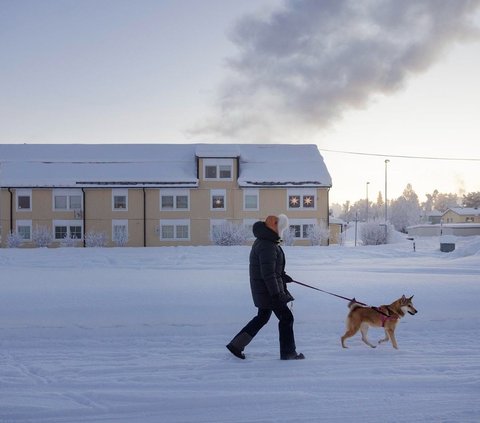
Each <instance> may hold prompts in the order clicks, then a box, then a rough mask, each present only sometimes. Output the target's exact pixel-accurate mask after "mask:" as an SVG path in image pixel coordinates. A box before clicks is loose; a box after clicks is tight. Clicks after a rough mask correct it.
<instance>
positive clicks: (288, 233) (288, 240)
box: [282, 228, 295, 247]
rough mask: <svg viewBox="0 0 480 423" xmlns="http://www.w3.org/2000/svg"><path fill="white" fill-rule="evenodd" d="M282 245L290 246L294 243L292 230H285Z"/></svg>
mask: <svg viewBox="0 0 480 423" xmlns="http://www.w3.org/2000/svg"><path fill="white" fill-rule="evenodd" d="M282 239H283V245H286V246H287V247H289V246H292V245H293V243H294V241H295V236H294V230H293V229H292V228H288V229H285V230H284V231H283V235H282Z"/></svg>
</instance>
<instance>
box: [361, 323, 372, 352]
mask: <svg viewBox="0 0 480 423" xmlns="http://www.w3.org/2000/svg"><path fill="white" fill-rule="evenodd" d="M360 332H361V333H362V341H363V342H365V344H367V345H368V346H369V347H372V348H375V345H373V344H371V343H370V342H369V341H368V339H367V333H368V324H366V323H362V325H361V326H360Z"/></svg>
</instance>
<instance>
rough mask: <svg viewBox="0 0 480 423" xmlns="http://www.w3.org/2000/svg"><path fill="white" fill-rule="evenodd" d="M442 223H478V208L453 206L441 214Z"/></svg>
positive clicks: (479, 221) (479, 220)
mask: <svg viewBox="0 0 480 423" xmlns="http://www.w3.org/2000/svg"><path fill="white" fill-rule="evenodd" d="M442 222H443V223H480V210H479V209H478V208H473V207H465V208H462V207H455V208H451V209H448V210H447V211H446V212H445V213H444V214H443V215H442Z"/></svg>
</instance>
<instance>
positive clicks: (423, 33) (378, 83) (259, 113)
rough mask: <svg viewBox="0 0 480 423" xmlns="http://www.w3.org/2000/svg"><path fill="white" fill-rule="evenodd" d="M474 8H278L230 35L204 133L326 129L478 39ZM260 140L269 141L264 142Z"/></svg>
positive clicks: (467, 0)
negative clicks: (231, 50) (231, 48)
mask: <svg viewBox="0 0 480 423" xmlns="http://www.w3.org/2000/svg"><path fill="white" fill-rule="evenodd" d="M479 5H480V0H362V1H358V0H286V2H285V3H284V6H283V8H282V9H280V10H278V11H276V12H274V13H272V14H271V15H270V16H269V17H268V18H259V17H255V16H246V17H243V18H242V19H240V20H239V21H238V22H237V23H236V25H235V26H234V28H233V31H232V33H231V39H232V41H233V42H234V43H235V45H236V46H237V47H238V54H237V55H236V56H235V57H233V58H230V59H229V60H228V62H227V66H228V67H229V70H230V76H229V78H228V80H226V81H225V83H224V84H223V85H222V87H221V88H220V94H219V98H218V104H217V106H218V117H216V118H214V119H212V120H211V121H210V122H209V123H208V124H207V125H205V127H204V129H205V130H206V131H207V132H211V133H217V134H220V135H222V136H230V137H237V136H238V137H240V136H243V137H244V136H245V135H251V134H255V139H256V141H257V142H258V141H260V140H259V139H258V138H259V137H258V134H261V136H262V137H266V138H268V137H269V134H272V133H273V132H275V129H276V127H277V126H281V127H283V128H288V127H290V128H293V127H295V130H297V129H298V128H299V127H309V128H313V129H321V128H325V127H328V126H329V125H331V124H332V123H333V122H335V121H336V120H337V119H339V118H341V117H342V114H343V113H344V112H345V111H347V110H350V109H358V108H364V107H366V106H367V105H368V104H369V101H370V100H371V99H372V97H373V96H375V95H377V94H391V93H394V92H396V91H398V90H400V89H401V88H402V87H404V86H405V84H406V81H407V80H408V78H409V77H411V76H413V75H414V74H417V73H419V72H423V71H425V70H427V69H428V68H429V67H430V66H431V65H432V64H433V63H434V62H435V61H436V60H438V59H439V57H440V56H441V55H442V53H444V52H445V50H446V49H447V48H448V47H449V46H451V45H452V44H453V43H455V42H462V41H465V40H468V39H473V38H476V37H478V35H479V32H478V28H477V27H476V26H475V22H474V14H475V12H476V11H477V10H478V8H479ZM263 141H268V139H265V138H264V139H263Z"/></svg>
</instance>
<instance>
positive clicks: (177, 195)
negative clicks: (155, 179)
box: [160, 189, 190, 211]
mask: <svg viewBox="0 0 480 423" xmlns="http://www.w3.org/2000/svg"><path fill="white" fill-rule="evenodd" d="M189 204H190V191H189V190H187V189H185V190H183V189H177V190H172V189H162V190H161V191H160V210H184V211H188V210H189Z"/></svg>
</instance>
